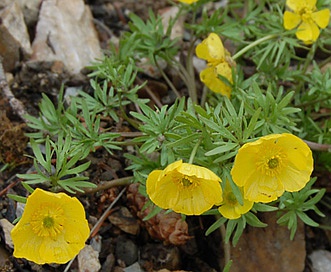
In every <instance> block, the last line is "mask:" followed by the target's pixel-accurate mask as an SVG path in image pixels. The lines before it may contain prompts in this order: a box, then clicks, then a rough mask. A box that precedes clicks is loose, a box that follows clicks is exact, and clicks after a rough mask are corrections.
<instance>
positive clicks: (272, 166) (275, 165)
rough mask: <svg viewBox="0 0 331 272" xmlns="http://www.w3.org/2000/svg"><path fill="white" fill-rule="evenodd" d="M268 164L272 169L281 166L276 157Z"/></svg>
mask: <svg viewBox="0 0 331 272" xmlns="http://www.w3.org/2000/svg"><path fill="white" fill-rule="evenodd" d="M267 164H268V167H269V168H270V169H275V168H276V167H277V166H278V165H279V160H278V158H277V157H276V156H273V157H272V158H271V159H269V160H268V162H267Z"/></svg>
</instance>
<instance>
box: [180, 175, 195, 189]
mask: <svg viewBox="0 0 331 272" xmlns="http://www.w3.org/2000/svg"><path fill="white" fill-rule="evenodd" d="M181 182H182V184H183V186H184V187H188V186H190V185H191V184H192V183H193V182H192V181H191V180H190V179H189V178H188V177H184V178H182V181H181Z"/></svg>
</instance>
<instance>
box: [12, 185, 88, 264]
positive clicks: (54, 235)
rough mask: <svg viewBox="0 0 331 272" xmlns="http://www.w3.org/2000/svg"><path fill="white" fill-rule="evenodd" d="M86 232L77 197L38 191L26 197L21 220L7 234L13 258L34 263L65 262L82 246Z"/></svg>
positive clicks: (86, 225) (81, 209)
mask: <svg viewBox="0 0 331 272" xmlns="http://www.w3.org/2000/svg"><path fill="white" fill-rule="evenodd" d="M89 232H90V230H89V227H88V223H87V220H86V219H85V211H84V208H83V206H82V204H81V203H80V202H79V201H78V199H77V198H75V197H70V196H68V195H66V194H64V193H57V194H55V193H50V192H47V191H44V190H41V189H39V188H38V189H36V190H35V191H34V192H33V193H32V194H31V195H30V196H29V197H28V199H27V202H26V205H25V209H24V212H23V215H22V218H21V219H20V221H19V222H18V223H17V225H16V226H15V227H14V228H13V230H12V231H11V237H12V239H13V243H14V256H15V257H16V258H25V259H27V260H30V261H33V262H35V263H37V264H45V263H66V262H68V261H69V260H71V259H72V258H73V257H75V256H76V255H77V254H78V253H79V251H80V250H81V249H82V248H83V247H84V246H85V241H86V239H87V238H88V236H89Z"/></svg>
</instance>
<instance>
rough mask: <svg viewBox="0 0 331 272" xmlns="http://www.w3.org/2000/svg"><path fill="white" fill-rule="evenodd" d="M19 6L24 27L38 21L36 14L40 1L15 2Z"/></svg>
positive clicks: (24, 0)
mask: <svg viewBox="0 0 331 272" xmlns="http://www.w3.org/2000/svg"><path fill="white" fill-rule="evenodd" d="M16 2H17V3H18V4H19V5H20V7H21V9H22V11H23V14H24V20H25V23H26V25H28V26H29V25H32V24H34V23H36V22H37V20H38V13H39V9H40V5H41V2H42V0H16Z"/></svg>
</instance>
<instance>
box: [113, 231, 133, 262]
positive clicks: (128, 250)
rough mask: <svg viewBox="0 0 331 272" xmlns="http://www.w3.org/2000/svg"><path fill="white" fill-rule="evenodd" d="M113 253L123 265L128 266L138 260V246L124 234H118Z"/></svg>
mask: <svg viewBox="0 0 331 272" xmlns="http://www.w3.org/2000/svg"><path fill="white" fill-rule="evenodd" d="M115 254H116V257H117V260H119V261H120V262H122V263H123V264H124V265H125V266H130V265H132V264H133V263H135V262H136V261H137V260H138V247H137V245H136V244H135V243H134V242H133V241H132V240H130V239H128V238H126V237H125V236H119V237H118V238H117V241H116V248H115Z"/></svg>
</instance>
